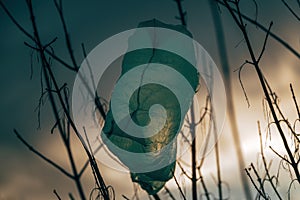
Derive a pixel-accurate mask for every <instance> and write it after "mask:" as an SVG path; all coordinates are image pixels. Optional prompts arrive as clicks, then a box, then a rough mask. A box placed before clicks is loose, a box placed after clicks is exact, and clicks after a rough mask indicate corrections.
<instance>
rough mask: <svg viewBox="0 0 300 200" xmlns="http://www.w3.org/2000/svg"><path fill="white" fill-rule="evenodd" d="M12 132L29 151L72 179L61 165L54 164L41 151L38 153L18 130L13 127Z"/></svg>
mask: <svg viewBox="0 0 300 200" xmlns="http://www.w3.org/2000/svg"><path fill="white" fill-rule="evenodd" d="M14 133H15V134H16V135H17V137H18V139H19V140H20V141H21V142H22V143H23V144H24V145H25V146H26V147H28V149H29V150H30V151H32V152H33V153H35V154H36V155H37V156H39V157H40V158H42V159H43V160H44V161H46V162H47V163H49V164H50V165H52V166H53V167H55V168H56V169H58V170H59V171H61V172H62V173H63V174H64V175H66V176H67V177H69V178H71V179H74V177H73V176H72V175H71V174H70V173H69V172H67V171H66V170H65V169H64V168H62V167H61V166H59V165H58V164H56V163H55V162H53V161H52V160H50V159H49V158H47V157H46V156H44V155H43V154H42V153H40V152H39V151H38V150H36V149H35V148H34V147H33V146H31V145H30V144H29V143H28V142H26V140H25V139H24V138H23V137H22V136H21V135H20V134H19V132H18V131H17V130H16V129H14Z"/></svg>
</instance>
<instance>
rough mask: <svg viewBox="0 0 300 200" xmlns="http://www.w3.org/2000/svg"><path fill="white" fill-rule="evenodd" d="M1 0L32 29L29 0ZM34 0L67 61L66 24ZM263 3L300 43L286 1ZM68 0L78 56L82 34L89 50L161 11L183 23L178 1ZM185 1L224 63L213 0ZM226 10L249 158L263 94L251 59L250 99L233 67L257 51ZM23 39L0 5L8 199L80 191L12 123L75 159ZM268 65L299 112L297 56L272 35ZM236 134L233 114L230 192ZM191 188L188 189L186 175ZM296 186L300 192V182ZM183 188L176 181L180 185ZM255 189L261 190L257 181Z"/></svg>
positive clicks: (46, 36)
mask: <svg viewBox="0 0 300 200" xmlns="http://www.w3.org/2000/svg"><path fill="white" fill-rule="evenodd" d="M3 2H4V3H5V4H6V6H7V7H8V8H9V10H10V11H11V12H12V13H13V15H14V16H15V18H16V19H17V20H18V22H19V23H20V24H22V25H23V26H24V27H25V28H26V29H27V30H28V31H31V27H30V20H29V15H28V11H27V9H26V4H25V1H20V0H17V1H5V0H4V1H3ZM241 2H242V11H243V12H244V13H245V14H247V15H248V16H251V17H252V18H255V4H254V3H253V1H246V0H244V1H241ZM33 4H34V10H35V12H36V18H37V23H38V25H39V28H40V33H41V36H42V40H43V41H44V42H45V43H47V42H49V41H51V40H52V39H53V38H55V37H58V39H57V42H55V44H53V48H54V49H55V53H56V54H58V55H60V56H61V57H62V58H64V59H66V60H67V61H68V62H69V61H70V60H69V57H68V56H67V49H66V48H65V43H64V37H63V32H62V26H61V24H60V21H59V17H58V13H57V11H56V10H55V7H54V3H53V2H52V1H33ZM257 4H258V15H257V17H258V18H257V19H258V21H259V22H260V23H261V24H263V25H265V26H268V24H269V23H270V21H273V22H274V25H273V27H272V31H273V32H274V33H276V34H277V35H279V36H281V37H282V39H284V40H285V41H287V43H289V44H290V45H291V46H292V47H293V48H295V49H296V50H298V51H299V52H300V38H299V32H300V30H299V21H297V19H296V18H295V17H294V16H293V15H292V14H291V13H290V12H289V11H288V10H287V9H286V7H284V6H283V4H282V2H281V1H280V0H274V1H272V2H271V1H267V0H261V1H257ZM63 6H64V13H65V17H66V21H67V25H68V28H69V32H70V35H71V40H72V44H73V49H74V53H75V56H76V59H77V62H78V63H81V62H82V60H83V55H82V51H81V43H84V44H85V47H86V49H87V52H89V51H91V50H92V49H93V48H94V47H95V46H96V45H98V44H99V43H100V42H102V41H103V40H105V39H106V38H108V37H110V36H112V35H114V34H117V33H119V32H122V31H125V30H128V29H132V28H135V27H137V25H138V24H139V23H140V22H141V21H145V20H149V19H153V18H156V19H159V20H161V21H163V22H165V23H170V24H178V23H179V21H178V20H176V19H175V16H176V15H177V12H178V11H177V7H176V3H175V2H174V1H172V0H152V1H146V0H127V1H124V0H110V1H104V0H103V1H63ZM183 6H184V9H185V10H186V11H187V22H188V28H189V30H190V31H191V33H192V34H193V37H194V38H195V39H196V40H197V41H198V42H199V43H200V44H201V45H202V46H203V47H204V48H205V49H206V50H207V52H208V53H209V54H210V55H211V57H212V58H213V60H214V61H215V62H216V64H217V65H218V66H219V65H220V59H219V56H218V49H217V43H216V38H215V32H214V26H213V21H212V15H211V13H210V7H209V4H208V0H185V1H184V2H183ZM291 6H292V7H293V8H294V9H295V11H296V12H298V13H300V8H299V6H298V5H297V4H296V1H294V2H292V3H291ZM221 17H222V22H223V27H224V32H225V37H226V45H227V52H228V59H229V64H230V69H231V72H232V80H231V81H232V84H233V101H234V105H235V108H236V114H237V119H238V128H239V133H240V138H241V144H242V149H243V155H244V157H245V161H246V165H247V166H248V165H249V164H250V163H251V162H253V163H255V164H256V161H257V154H258V152H259V143H258V140H259V138H258V133H257V123H256V122H257V120H260V121H261V124H262V130H263V132H264V133H265V130H266V121H265V118H264V113H263V106H262V99H263V94H262V91H261V88H260V87H259V85H258V79H257V76H256V74H255V72H254V70H253V68H251V67H246V68H245V69H244V71H243V72H242V78H243V82H244V85H245V88H246V91H247V94H248V96H249V100H250V104H251V106H250V108H248V106H247V102H246V101H245V98H244V95H243V93H242V90H241V87H240V85H239V82H238V75H237V73H234V72H233V71H234V70H235V69H237V68H238V67H239V66H241V64H242V63H243V62H244V61H245V60H246V59H249V55H248V52H247V49H246V45H245V43H244V42H240V41H241V40H242V35H241V33H240V31H239V30H238V28H237V26H236V25H235V24H234V22H233V20H232V18H231V17H230V15H229V14H228V12H227V10H225V9H223V8H222V7H221ZM248 28H249V33H250V37H251V41H252V44H253V46H254V50H255V51H256V52H257V53H256V54H259V52H260V49H261V47H262V44H263V40H264V36H265V34H264V33H263V32H261V31H260V30H259V29H257V28H256V27H255V26H252V25H251V24H248ZM25 41H26V42H28V43H30V42H31V41H30V40H28V38H26V37H25V36H24V35H23V34H22V33H21V32H20V31H19V30H18V29H17V28H16V26H15V25H14V24H13V23H12V22H11V21H10V20H9V19H8V17H7V16H6V14H5V13H4V11H3V10H2V9H0V52H1V53H0V66H1V67H0V92H1V94H2V95H1V104H0V114H1V115H0V121H1V131H0V200H15V199H21V200H35V199H55V196H54V195H53V193H52V191H53V189H56V190H57V191H58V192H59V193H60V195H61V196H62V197H63V199H67V195H68V193H69V192H72V193H74V195H75V196H76V195H77V194H76V190H75V186H74V184H73V182H72V181H70V180H68V178H66V177H64V176H62V175H61V174H60V173H59V172H58V171H56V170H55V169H54V168H53V167H51V166H49V165H48V164H46V163H45V162H44V161H42V160H41V159H39V158H37V157H36V156H35V155H34V154H32V153H31V152H30V151H29V150H28V149H27V148H25V147H24V145H23V144H21V143H20V141H18V140H17V138H16V136H15V135H14V134H13V129H14V128H16V129H17V130H18V131H19V132H20V133H21V134H22V135H23V136H24V137H25V138H26V139H27V140H28V141H30V143H31V144H33V145H34V146H35V147H36V148H37V149H39V150H40V151H41V152H43V153H45V154H46V155H47V156H48V157H51V158H53V159H54V160H55V161H57V162H58V163H60V164H61V165H62V166H64V167H66V168H67V169H68V168H69V166H68V162H67V157H66V153H65V151H64V148H63V146H62V143H61V141H60V140H59V139H58V137H57V136H58V135H55V134H52V135H51V134H50V129H51V127H52V126H53V118H52V117H51V110H50V109H49V103H47V102H46V104H45V106H44V107H43V108H42V110H41V124H40V128H38V125H39V124H38V117H37V115H38V113H37V112H36V110H35V108H36V107H37V105H38V101H39V97H40V94H41V89H40V66H39V64H38V62H37V61H36V57H35V56H33V66H32V79H30V76H31V67H30V63H31V50H30V49H29V48H28V47H26V46H25V45H24V42H25ZM238 44H239V45H238ZM34 55H35V54H34ZM261 66H262V70H263V72H264V73H265V76H266V78H267V79H268V80H269V82H270V83H271V86H272V87H273V89H274V90H275V91H276V93H277V94H278V96H279V97H280V105H281V106H282V108H283V110H284V112H285V113H286V116H287V117H288V119H290V120H291V121H293V120H294V119H295V117H296V112H295V109H294V107H293V102H292V99H291V95H290V93H289V84H290V83H292V84H293V85H294V88H295V92H296V94H300V79H299V78H298V77H299V75H300V68H299V67H300V66H299V59H297V58H296V57H295V56H294V55H293V54H292V53H290V52H289V51H287V50H286V49H285V48H283V47H282V46H281V45H280V44H278V43H277V42H276V41H275V40H273V39H272V38H270V40H269V41H268V45H267V49H266V53H265V54H264V56H263V59H262V61H261ZM53 68H54V72H55V74H56V76H57V77H58V79H59V80H60V83H63V82H67V83H68V84H69V85H72V84H73V81H74V78H75V75H76V74H74V73H73V72H69V71H67V70H65V69H62V68H61V66H59V65H57V66H53ZM220 103H222V102H220ZM232 141H233V139H232V135H231V133H230V127H229V125H228V120H227V121H226V122H225V125H224V129H223V132H222V135H221V138H220V147H221V152H222V153H221V166H222V171H221V173H222V176H223V177H222V178H223V179H224V181H225V182H227V183H228V184H229V185H230V192H227V193H229V195H230V197H231V199H243V198H244V196H243V193H242V187H241V183H240V179H239V178H238V172H237V171H238V168H237V161H236V160H237V159H236V157H235V156H234V155H235V153H234V145H233V142H232ZM278 141H279V139H278V136H276V134H275V135H274V136H273V138H272V141H271V145H274V146H276V147H277V146H278V148H279V150H278V151H279V152H281V151H280V145H281V144H280V142H278ZM73 142H74V152H75V154H76V160H77V161H78V165H79V166H80V165H81V164H82V162H83V161H84V160H85V157H84V154H83V152H82V149H81V148H80V146H79V145H78V143H77V142H76V140H75V139H74V141H73ZM266 151H267V155H268V158H269V160H270V159H274V163H273V165H274V166H273V167H274V169H277V166H276V160H278V159H277V158H276V156H275V155H274V154H272V153H271V152H269V150H268V149H266ZM282 152H283V151H282ZM213 165H214V156H213V154H211V155H210V156H208V158H207V162H206V165H205V168H204V171H203V173H204V174H203V175H204V177H205V178H206V179H207V182H208V185H209V187H210V188H211V191H212V192H213V191H215V190H216V186H215V185H214V182H213V178H212V176H211V174H212V173H215V172H214V169H215V167H214V166H213ZM100 169H101V171H102V173H103V174H104V178H105V181H106V182H107V184H110V185H112V186H113V187H114V188H115V191H116V194H117V196H116V199H121V198H122V197H121V195H122V194H125V195H126V196H128V197H131V196H132V194H133V186H132V184H131V182H130V179H129V175H128V174H126V173H121V172H117V171H115V170H112V169H110V168H108V167H105V166H103V165H101V164H100ZM275 171H276V170H275ZM89 173H90V172H89V171H88V172H87V173H86V174H85V175H84V177H83V181H84V185H85V189H86V193H89V191H90V189H91V188H92V187H93V184H94V183H93V180H92V177H91V176H90V174H89ZM282 173H283V175H282V177H284V176H286V174H285V173H284V172H282ZM287 177H288V176H287ZM168 186H169V187H170V188H171V189H172V188H174V190H176V188H175V187H174V183H173V182H172V181H170V183H168ZM286 186H288V180H286V179H282V182H281V184H280V191H281V192H282V194H283V196H284V197H286V195H287V194H286V188H287V187H286ZM186 188H187V193H188V194H187V195H188V196H189V195H190V194H189V190H190V189H189V183H188V182H187V183H186ZM297 189H298V195H299V187H298V188H297ZM297 189H294V188H293V190H292V195H294V196H296V194H297V191H296V190H297ZM199 191H200V192H203V191H201V190H199ZM176 192H177V191H174V193H176ZM252 192H253V194H255V193H254V190H253V191H252ZM161 195H162V196H163V195H164V194H161ZM271 195H272V194H271Z"/></svg>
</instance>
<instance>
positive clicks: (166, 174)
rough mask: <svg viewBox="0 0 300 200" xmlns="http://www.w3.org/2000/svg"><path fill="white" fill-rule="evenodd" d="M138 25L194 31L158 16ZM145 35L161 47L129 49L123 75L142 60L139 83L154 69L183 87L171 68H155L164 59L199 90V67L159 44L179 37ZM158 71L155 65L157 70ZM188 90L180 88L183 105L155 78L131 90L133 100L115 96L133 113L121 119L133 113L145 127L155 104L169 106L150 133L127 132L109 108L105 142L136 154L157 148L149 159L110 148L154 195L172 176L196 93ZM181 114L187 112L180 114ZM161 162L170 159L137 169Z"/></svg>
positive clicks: (184, 31)
mask: <svg viewBox="0 0 300 200" xmlns="http://www.w3.org/2000/svg"><path fill="white" fill-rule="evenodd" d="M139 27H160V28H167V29H171V30H175V31H178V32H181V33H183V34H185V35H187V36H189V37H191V34H190V32H188V31H187V30H186V28H185V27H183V26H181V25H176V26H175V25H169V24H165V23H162V22H160V21H158V20H155V19H153V20H150V21H146V22H142V23H140V24H139ZM154 32H155V31H154ZM138 34H139V33H138V32H137V33H136V35H133V36H132V37H131V38H130V40H129V42H128V43H129V44H128V49H130V47H131V46H134V45H135V42H138V41H136V39H138V38H139V37H138ZM147 39H149V40H150V41H151V42H156V43H157V42H158V44H156V46H157V47H158V48H145V49H137V50H134V51H128V52H127V53H126V54H125V55H124V58H123V62H122V72H121V76H120V77H119V80H120V79H121V78H122V77H124V76H125V74H126V73H128V72H130V71H131V70H133V69H135V68H136V67H138V66H141V65H143V66H144V69H143V73H142V74H141V76H140V77H138V78H139V79H140V80H141V82H142V81H143V77H144V76H146V75H147V73H151V74H155V78H156V80H157V79H159V78H161V79H163V80H165V81H166V80H167V81H170V82H171V85H173V86H174V87H180V85H181V82H180V80H176V79H175V78H174V77H173V76H172V75H171V74H170V73H167V72H165V71H163V70H157V69H159V68H157V67H158V66H157V65H155V64H162V65H166V66H169V67H171V68H172V70H175V71H176V72H178V73H180V74H181V75H182V76H183V77H184V78H185V79H186V80H187V81H188V83H189V85H190V86H191V88H192V90H193V92H195V91H196V89H197V87H198V84H199V74H198V72H197V69H196V68H195V67H194V66H193V65H192V64H191V63H189V62H188V61H187V60H185V59H184V58H182V57H181V56H178V55H176V54H175V53H172V52H168V51H166V50H162V49H159V46H161V45H172V44H176V42H177V41H176V38H174V39H172V38H168V41H167V42H166V44H164V41H154V40H155V37H152V36H151V35H149V38H147ZM187 45H189V47H188V48H187V49H190V51H191V52H189V53H191V54H192V55H194V52H193V44H192V43H191V44H187ZM155 70H157V73H156V71H155ZM150 78H151V77H150ZM130 87H131V85H130V83H128V84H124V85H123V86H122V92H126V91H127V90H129V88H130ZM184 92H185V91H182V93H183V95H184V102H185V103H184V104H183V105H182V104H180V102H179V101H178V99H177V98H176V95H175V94H174V93H173V92H172V91H171V90H170V89H169V88H167V87H165V86H162V85H160V84H157V83H155V81H154V82H153V83H148V84H144V85H142V86H141V87H139V88H138V89H136V90H135V91H134V92H133V94H132V95H131V97H130V100H129V102H122V96H121V94H120V99H121V100H120V102H118V101H119V100H118V99H117V100H116V101H117V103H119V104H126V103H127V104H128V105H127V106H128V107H129V108H128V109H129V113H130V116H126V117H124V120H122V122H124V123H126V122H127V120H128V118H130V119H132V121H133V122H134V123H135V124H136V125H138V126H141V127H143V126H147V125H148V124H149V123H151V120H150V117H149V109H150V108H151V106H153V105H155V104H159V105H161V106H162V107H163V108H164V109H165V112H166V116H167V117H166V120H165V124H164V126H163V128H162V129H161V130H159V131H158V132H157V133H156V134H154V135H152V136H151V137H135V136H133V135H130V134H128V133H126V132H124V130H123V129H122V128H120V127H119V125H118V123H116V121H115V119H114V116H113V114H112V110H111V109H110V110H109V111H108V113H107V117H106V121H105V124H104V128H103V130H102V134H101V137H102V140H103V141H104V142H105V143H106V142H111V144H113V145H115V146H117V147H118V148H120V149H123V150H124V151H128V152H132V153H137V154H147V153H151V152H158V153H153V154H151V155H150V157H149V159H144V160H143V159H141V160H138V161H136V160H135V161H133V160H130V159H128V158H127V157H126V156H124V155H123V154H122V152H120V151H118V150H116V148H113V147H112V145H107V148H108V149H109V150H110V151H111V152H112V153H113V154H114V155H115V156H117V157H118V159H119V160H120V161H121V162H122V163H123V164H124V165H125V166H126V167H127V168H128V169H129V170H130V171H131V179H132V181H134V182H137V183H139V185H140V186H141V187H142V188H143V189H144V190H146V191H147V193H148V194H150V195H152V194H156V193H157V192H158V191H159V190H160V189H161V188H162V187H163V186H164V185H165V183H166V182H167V181H168V180H169V179H171V178H172V177H173V175H174V170H175V164H176V151H177V146H176V145H177V143H176V136H177V134H178V132H179V131H180V129H181V126H182V124H183V120H182V119H184V116H185V115H186V113H187V111H188V109H189V107H190V105H191V101H192V99H193V95H194V94H185V93H184ZM182 115H184V116H183V117H182ZM160 117H161V116H156V117H155V119H156V120H154V121H158V122H159V121H160ZM152 123H154V122H152ZM147 131H149V130H145V132H147ZM150 131H151V130H150ZM145 132H143V131H141V132H140V133H139V134H141V135H143V134H145V135H147V134H146V133H145ZM174 141H175V142H174ZM168 144H169V145H168ZM167 145H168V147H167V150H166V151H164V153H159V152H160V150H162V149H163V148H164V147H166V146H167ZM162 162H166V163H168V164H167V165H165V166H164V167H162V168H158V169H155V170H154V171H152V170H151V171H150V170H147V171H145V172H143V170H142V169H141V170H140V171H141V172H137V170H136V169H137V168H138V167H139V165H140V166H141V167H142V166H143V165H144V166H146V165H153V166H155V165H157V164H160V163H162ZM145 163H146V165H145Z"/></svg>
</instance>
